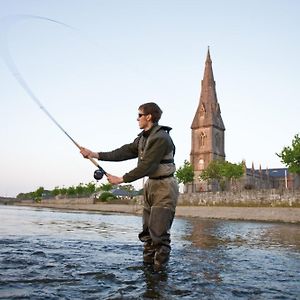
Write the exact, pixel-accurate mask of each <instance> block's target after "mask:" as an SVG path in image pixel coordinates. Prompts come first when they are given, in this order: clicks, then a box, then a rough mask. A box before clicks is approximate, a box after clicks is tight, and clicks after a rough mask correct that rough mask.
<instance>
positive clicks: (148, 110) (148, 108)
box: [139, 102, 163, 123]
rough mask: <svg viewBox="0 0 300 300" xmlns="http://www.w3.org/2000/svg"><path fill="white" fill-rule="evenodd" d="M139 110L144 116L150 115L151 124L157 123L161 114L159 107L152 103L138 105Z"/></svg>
mask: <svg viewBox="0 0 300 300" xmlns="http://www.w3.org/2000/svg"><path fill="white" fill-rule="evenodd" d="M139 110H141V111H142V112H143V113H144V114H147V115H151V116H152V122H153V123H158V121H159V120H160V117H161V115H162V113H163V111H162V110H161V109H160V107H159V106H158V105H157V104H156V103H154V102H148V103H144V104H142V105H140V107H139Z"/></svg>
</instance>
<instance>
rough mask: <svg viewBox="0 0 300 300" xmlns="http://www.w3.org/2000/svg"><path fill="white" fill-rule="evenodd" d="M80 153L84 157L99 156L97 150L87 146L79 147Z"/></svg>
mask: <svg viewBox="0 0 300 300" xmlns="http://www.w3.org/2000/svg"><path fill="white" fill-rule="evenodd" d="M80 153H81V154H82V156H83V157H84V158H97V159H98V157H99V155H98V153H97V152H93V151H91V150H89V149H87V148H84V147H81V148H80Z"/></svg>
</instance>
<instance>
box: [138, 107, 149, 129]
mask: <svg viewBox="0 0 300 300" xmlns="http://www.w3.org/2000/svg"><path fill="white" fill-rule="evenodd" d="M137 121H138V122H139V127H140V129H144V130H148V129H150V128H151V126H152V122H151V115H146V114H144V112H143V111H141V110H139V111H138V117H137Z"/></svg>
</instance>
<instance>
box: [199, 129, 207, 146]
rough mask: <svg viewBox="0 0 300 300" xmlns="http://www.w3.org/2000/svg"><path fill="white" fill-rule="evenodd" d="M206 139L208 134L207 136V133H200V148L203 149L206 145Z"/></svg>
mask: <svg viewBox="0 0 300 300" xmlns="http://www.w3.org/2000/svg"><path fill="white" fill-rule="evenodd" d="M205 139H206V134H205V132H203V131H201V133H200V147H203V146H204V145H205Z"/></svg>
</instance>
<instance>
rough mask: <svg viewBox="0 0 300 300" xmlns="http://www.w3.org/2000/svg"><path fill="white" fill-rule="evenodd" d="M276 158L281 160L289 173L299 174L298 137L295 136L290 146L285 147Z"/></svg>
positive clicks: (299, 148) (299, 152)
mask: <svg viewBox="0 0 300 300" xmlns="http://www.w3.org/2000/svg"><path fill="white" fill-rule="evenodd" d="M276 155H277V156H279V157H280V158H281V162H282V163H284V164H285V165H286V166H287V167H288V169H289V171H290V172H291V173H295V174H300V136H299V134H296V135H295V136H294V139H293V140H292V145H291V146H286V147H284V148H283V149H282V151H281V152H280V153H279V154H278V153H276Z"/></svg>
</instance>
